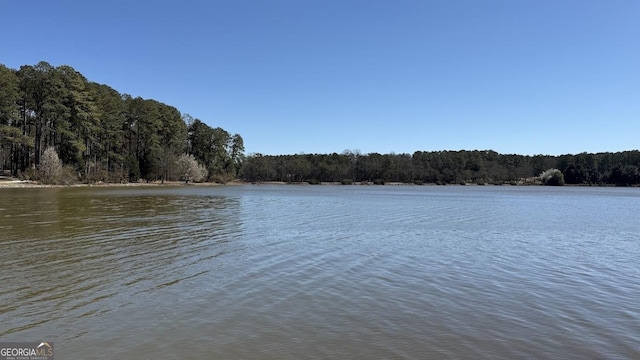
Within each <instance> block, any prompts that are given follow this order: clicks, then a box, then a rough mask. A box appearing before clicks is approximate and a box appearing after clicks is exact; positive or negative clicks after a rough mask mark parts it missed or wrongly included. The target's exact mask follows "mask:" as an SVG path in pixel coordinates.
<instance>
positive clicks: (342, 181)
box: [340, 179, 353, 185]
mask: <svg viewBox="0 0 640 360" xmlns="http://www.w3.org/2000/svg"><path fill="white" fill-rule="evenodd" d="M340 184H342V185H353V180H351V179H342V180H340Z"/></svg>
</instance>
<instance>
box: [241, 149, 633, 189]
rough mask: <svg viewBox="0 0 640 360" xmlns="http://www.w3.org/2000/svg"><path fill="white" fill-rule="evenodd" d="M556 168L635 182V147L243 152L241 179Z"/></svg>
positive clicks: (580, 178)
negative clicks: (529, 152)
mask: <svg viewBox="0 0 640 360" xmlns="http://www.w3.org/2000/svg"><path fill="white" fill-rule="evenodd" d="M552 168H556V169H559V170H560V171H561V172H562V174H563V175H564V181H565V182H566V183H567V184H592V185H608V184H611V185H621V186H633V185H640V152H639V151H625V152H617V153H597V154H588V153H582V154H577V155H561V156H548V155H535V156H524V155H506V154H499V153H497V152H495V151H477V150H476V151H464V150H463V151H435V152H423V151H417V152H415V153H413V154H386V155H381V154H377V153H371V154H360V153H358V152H350V151H346V152H344V153H342V154H337V153H334V154H300V155H282V156H263V155H261V154H254V155H251V156H249V157H247V159H246V161H245V163H244V166H243V178H244V180H246V181H252V182H257V181H284V182H305V181H307V182H312V183H314V182H316V183H317V182H342V183H347V184H348V183H353V182H374V183H384V182H401V183H417V184H422V183H433V184H460V183H478V184H505V183H514V184H515V183H526V182H534V181H535V179H534V178H535V177H537V176H539V175H540V174H541V173H542V172H543V171H545V170H547V169H552Z"/></svg>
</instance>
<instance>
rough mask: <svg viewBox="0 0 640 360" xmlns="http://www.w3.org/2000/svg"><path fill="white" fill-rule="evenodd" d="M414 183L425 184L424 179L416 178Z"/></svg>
mask: <svg viewBox="0 0 640 360" xmlns="http://www.w3.org/2000/svg"><path fill="white" fill-rule="evenodd" d="M413 183H414V184H416V185H423V184H424V181H422V179H415V180H413Z"/></svg>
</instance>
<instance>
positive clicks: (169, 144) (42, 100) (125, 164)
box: [0, 62, 244, 182]
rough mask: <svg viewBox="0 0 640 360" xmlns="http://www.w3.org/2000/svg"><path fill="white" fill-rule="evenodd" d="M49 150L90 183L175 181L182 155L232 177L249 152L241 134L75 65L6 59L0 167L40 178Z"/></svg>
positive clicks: (213, 173)
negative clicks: (12, 63)
mask: <svg viewBox="0 0 640 360" xmlns="http://www.w3.org/2000/svg"><path fill="white" fill-rule="evenodd" d="M49 147H53V148H54V149H55V151H56V152H57V154H58V156H59V158H60V160H62V163H63V164H64V165H65V166H67V167H69V168H71V169H72V170H71V171H70V172H69V173H71V174H75V175H74V176H78V177H79V178H80V180H83V181H89V182H92V181H111V182H121V181H137V180H138V179H146V180H159V179H162V180H165V179H177V178H179V177H180V176H181V174H176V173H175V171H174V170H175V166H174V163H175V162H176V161H177V159H178V158H179V157H180V155H182V154H184V153H187V154H192V155H193V156H194V157H195V159H196V160H198V161H199V162H200V163H201V164H203V165H204V167H206V169H207V171H208V174H209V179H213V180H226V179H230V178H235V177H237V176H238V174H239V171H240V168H241V165H242V160H243V157H244V145H243V141H242V137H241V136H240V135H238V134H235V135H231V134H229V133H228V132H227V131H225V130H224V129H222V128H211V127H209V126H208V125H206V124H205V123H203V122H202V121H200V120H198V119H193V118H192V117H191V116H189V115H187V114H181V113H180V112H179V111H178V110H177V109H176V108H175V107H172V106H170V105H167V104H163V103H161V102H159V101H156V100H150V99H143V98H140V97H135V98H134V97H132V96H131V95H128V94H120V93H119V92H118V91H116V90H114V89H112V88H111V87H109V86H108V85H103V84H98V83H95V82H90V81H88V80H87V79H86V78H85V77H84V76H83V75H82V74H80V73H79V72H78V71H76V70H74V69H73V68H72V67H70V66H66V65H63V66H58V67H53V66H51V65H50V64H48V63H46V62H40V63H38V64H36V65H33V66H31V65H23V66H21V67H20V69H18V70H14V69H10V68H8V67H6V66H4V65H1V64H0V170H5V169H6V170H10V171H11V173H13V174H14V175H16V176H18V175H20V176H22V177H29V176H37V171H38V168H39V164H40V160H41V157H42V155H43V153H44V151H45V149H47V148H49Z"/></svg>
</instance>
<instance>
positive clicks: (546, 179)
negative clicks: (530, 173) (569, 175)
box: [540, 169, 564, 186]
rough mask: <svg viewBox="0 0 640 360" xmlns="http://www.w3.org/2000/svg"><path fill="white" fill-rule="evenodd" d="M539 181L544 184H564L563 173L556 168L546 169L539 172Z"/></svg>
mask: <svg viewBox="0 0 640 360" xmlns="http://www.w3.org/2000/svg"><path fill="white" fill-rule="evenodd" d="M540 181H542V183H543V184H544V185H552V186H560V185H564V175H563V174H562V171H560V170H558V169H548V170H545V171H543V172H542V174H540Z"/></svg>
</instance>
